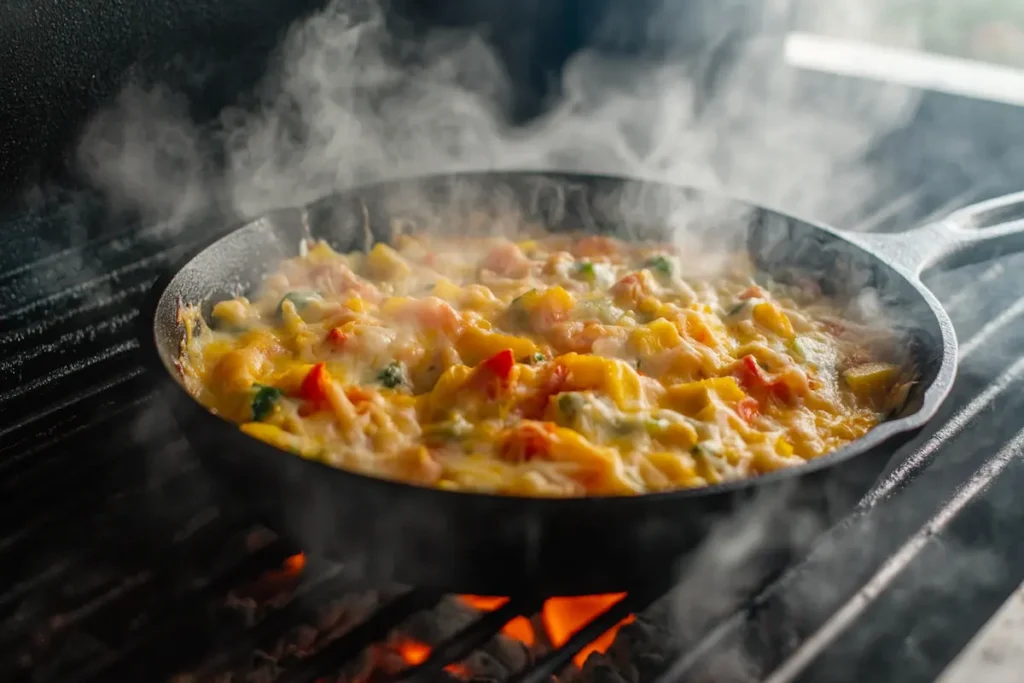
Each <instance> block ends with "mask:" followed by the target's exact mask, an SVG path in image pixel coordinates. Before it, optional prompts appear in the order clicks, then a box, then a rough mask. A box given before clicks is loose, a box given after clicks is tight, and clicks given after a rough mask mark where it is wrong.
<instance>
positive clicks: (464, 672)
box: [394, 638, 470, 678]
mask: <svg viewBox="0 0 1024 683" xmlns="http://www.w3.org/2000/svg"><path fill="white" fill-rule="evenodd" d="M394 649H395V652H397V653H398V654H399V655H400V656H401V657H402V659H403V660H404V661H405V663H406V664H407V665H409V666H419V665H420V664H422V663H423V662H425V661H427V657H429V656H430V646H429V645H427V644H426V643H421V642H419V641H418V640H410V639H408V638H407V639H405V640H402V641H400V642H399V643H398V644H397V645H395V646H394ZM444 670H445V671H447V672H448V673H450V674H454V675H455V676H458V677H460V678H469V676H470V673H469V669H467V668H466V667H465V666H463V665H461V664H449V665H448V666H446V667H445V668H444Z"/></svg>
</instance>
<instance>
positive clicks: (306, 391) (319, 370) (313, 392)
mask: <svg viewBox="0 0 1024 683" xmlns="http://www.w3.org/2000/svg"><path fill="white" fill-rule="evenodd" d="M330 381H331V375H330V373H328V372H327V366H326V364H324V363H317V364H316V365H314V366H313V367H312V368H311V369H310V371H309V372H308V373H306V378H305V379H303V380H302V386H300V387H299V396H301V397H302V398H304V399H306V400H307V401H311V402H313V403H320V402H321V401H326V400H327V385H328V382H330Z"/></svg>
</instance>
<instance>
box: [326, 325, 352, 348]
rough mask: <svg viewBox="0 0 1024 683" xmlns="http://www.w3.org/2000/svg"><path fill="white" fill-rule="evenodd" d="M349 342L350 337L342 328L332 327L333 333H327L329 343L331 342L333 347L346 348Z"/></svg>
mask: <svg viewBox="0 0 1024 683" xmlns="http://www.w3.org/2000/svg"><path fill="white" fill-rule="evenodd" d="M347 340H348V335H347V334H345V333H344V332H342V331H341V329H340V328H337V327H332V328H331V331H330V332H328V333H327V341H328V342H330V343H331V344H332V345H333V346H336V347H341V346H344V345H345V342H346V341H347Z"/></svg>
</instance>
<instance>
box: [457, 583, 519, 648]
mask: <svg viewBox="0 0 1024 683" xmlns="http://www.w3.org/2000/svg"><path fill="white" fill-rule="evenodd" d="M458 597H459V600H461V601H462V602H464V603H465V604H467V605H469V606H470V607H472V608H473V609H476V610H480V611H481V612H493V611H494V610H496V609H498V608H499V607H501V606H502V605H504V604H505V603H506V602H508V598H501V597H495V596H490V595H460V596H458ZM501 632H502V633H504V634H505V635H506V636H508V637H509V638H513V639H515V640H518V641H519V642H521V643H522V644H523V645H525V646H526V647H533V646H534V645H535V644H536V643H537V634H536V633H534V632H533V624H531V623H530V620H529V619H527V618H526V617H516V618H514V619H512V621H510V622H508V623H507V624H505V625H504V626H503V627H502V628H501Z"/></svg>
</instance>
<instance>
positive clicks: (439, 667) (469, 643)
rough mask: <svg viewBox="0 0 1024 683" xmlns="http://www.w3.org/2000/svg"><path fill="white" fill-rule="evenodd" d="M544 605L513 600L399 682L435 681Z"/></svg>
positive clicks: (401, 675)
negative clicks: (504, 630)
mask: <svg viewBox="0 0 1024 683" xmlns="http://www.w3.org/2000/svg"><path fill="white" fill-rule="evenodd" d="M541 603H542V601H541V600H537V599H535V598H512V599H510V600H509V601H508V602H506V603H505V604H504V605H502V606H501V607H499V608H498V609H496V610H494V611H492V612H487V613H486V614H483V615H481V616H480V617H479V618H478V619H475V620H474V621H473V622H471V623H470V624H468V625H467V626H466V627H465V628H463V629H461V630H459V631H458V632H457V633H455V634H454V635H452V636H450V637H449V638H446V639H445V640H444V641H442V642H441V643H440V644H438V645H437V646H435V647H434V648H433V649H432V650H431V652H430V655H429V656H428V657H427V659H426V661H424V662H423V663H422V664H420V665H418V666H413V667H409V668H407V669H405V670H403V671H402V672H400V673H399V674H398V675H397V676H395V678H394V680H395V681H402V680H409V681H412V683H426V682H427V681H431V680H435V679H436V677H437V676H440V675H441V674H442V672H443V671H444V668H445V667H446V666H448V665H449V664H454V663H456V662H460V661H462V660H463V659H465V658H466V657H468V656H469V655H470V654H471V653H472V652H473V651H474V650H476V649H478V648H479V647H481V646H482V645H483V644H484V643H486V642H487V641H489V640H490V639H491V638H493V637H494V636H495V635H497V633H498V632H499V631H501V629H502V627H503V626H505V624H507V623H508V622H510V621H512V619H514V618H515V617H518V616H522V615H524V614H532V613H534V612H536V611H537V610H538V609H540V605H541Z"/></svg>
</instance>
